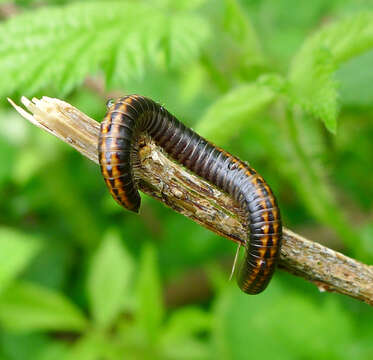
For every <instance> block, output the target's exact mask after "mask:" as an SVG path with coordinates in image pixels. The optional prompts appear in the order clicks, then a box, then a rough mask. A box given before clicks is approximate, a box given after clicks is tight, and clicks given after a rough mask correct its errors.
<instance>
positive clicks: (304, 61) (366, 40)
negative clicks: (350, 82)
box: [289, 12, 373, 132]
mask: <svg viewBox="0 0 373 360" xmlns="http://www.w3.org/2000/svg"><path fill="white" fill-rule="evenodd" d="M372 47H373V13H372V12H364V13H360V14H357V15H354V16H351V17H349V18H347V19H344V20H341V21H339V22H337V23H335V24H332V25H330V26H327V27H325V28H324V29H322V30H320V31H319V32H317V33H316V34H314V35H313V36H311V37H310V38H309V39H308V40H307V41H306V42H305V43H304V44H303V46H302V47H301V49H300V51H299V52H298V53H297V54H296V56H295V57H294V60H293V63H292V66H291V69H290V74H289V79H290V84H291V86H290V96H291V98H292V100H293V101H294V102H295V103H298V104H300V105H301V106H302V107H303V108H304V109H305V110H306V111H308V112H309V113H311V114H312V115H314V116H315V117H318V118H320V119H321V120H322V121H323V122H324V123H325V126H326V127H327V128H328V130H330V131H331V132H335V131H336V119H337V113H338V106H337V83H336V81H335V80H334V72H335V70H336V69H337V68H338V66H339V65H340V64H341V63H343V62H345V61H347V60H349V59H351V58H352V57H354V56H357V55H359V54H361V53H363V52H364V51H367V50H369V49H371V48H372Z"/></svg>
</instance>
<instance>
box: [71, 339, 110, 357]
mask: <svg viewBox="0 0 373 360" xmlns="http://www.w3.org/2000/svg"><path fill="white" fill-rule="evenodd" d="M107 347H108V342H107V340H106V339H105V338H104V336H103V335H102V334H99V333H88V334H86V335H85V336H84V337H82V338H80V339H79V340H78V341H77V342H76V343H75V344H74V346H73V347H71V348H70V350H69V352H68V354H67V356H66V357H65V360H99V359H105V360H111V359H112V358H111V357H107V356H106V355H107V354H106V348H107Z"/></svg>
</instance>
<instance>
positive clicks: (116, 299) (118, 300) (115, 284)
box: [87, 231, 133, 327]
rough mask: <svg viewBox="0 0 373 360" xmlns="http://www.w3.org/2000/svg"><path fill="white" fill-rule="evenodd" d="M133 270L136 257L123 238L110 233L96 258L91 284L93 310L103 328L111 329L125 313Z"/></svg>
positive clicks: (95, 317)
mask: <svg viewBox="0 0 373 360" xmlns="http://www.w3.org/2000/svg"><path fill="white" fill-rule="evenodd" d="M132 271H133V262H132V258H131V256H130V255H129V254H128V253H127V251H126V250H125V249H124V247H123V246H122V244H121V241H120V237H119V235H118V234H117V233H116V232H114V231H111V232H109V233H108V234H107V235H106V236H105V238H104V240H103V242H102V244H101V245H100V247H99V248H98V249H97V251H96V253H95V255H94V256H93V259H92V263H91V267H90V271H89V275H88V281H87V287H88V294H89V300H90V305H91V311H92V314H93V317H94V319H95V321H96V323H97V324H98V325H99V326H103V327H107V326H110V325H111V324H112V323H113V321H114V320H115V318H116V317H117V316H118V315H119V313H120V312H121V311H122V310H123V303H124V298H125V296H126V290H127V288H128V285H129V281H130V279H131V275H132Z"/></svg>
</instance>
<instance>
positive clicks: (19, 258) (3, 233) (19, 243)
mask: <svg viewBox="0 0 373 360" xmlns="http://www.w3.org/2000/svg"><path fill="white" fill-rule="evenodd" d="M40 248H41V244H40V242H38V241H37V239H36V238H35V237H33V236H31V235H27V234H24V233H22V232H20V231H17V230H13V229H10V228H5V227H1V228H0V293H1V291H3V289H4V288H6V287H7V286H8V285H9V283H10V282H11V281H12V280H13V279H14V278H15V277H16V276H17V275H18V274H19V273H20V272H21V271H22V270H23V269H24V268H25V267H26V266H27V265H28V264H29V262H30V261H31V260H32V258H33V257H34V256H35V255H36V254H37V253H38V252H39V250H40Z"/></svg>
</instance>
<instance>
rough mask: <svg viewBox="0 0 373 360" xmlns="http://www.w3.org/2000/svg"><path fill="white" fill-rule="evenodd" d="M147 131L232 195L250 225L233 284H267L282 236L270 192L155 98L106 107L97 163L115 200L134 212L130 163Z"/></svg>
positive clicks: (252, 290) (247, 288)
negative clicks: (142, 136) (141, 137)
mask: <svg viewBox="0 0 373 360" xmlns="http://www.w3.org/2000/svg"><path fill="white" fill-rule="evenodd" d="M143 132H146V133H147V134H148V135H149V136H150V137H151V138H152V139H154V141H155V142H156V144H157V145H159V146H160V147H162V148H163V149H164V150H165V151H166V153H167V154H168V155H169V156H170V157H171V158H173V159H174V160H176V161H177V162H178V163H180V164H182V165H183V166H185V167H186V168H187V169H189V170H191V171H192V172H193V173H195V174H197V175H198V176H200V177H202V178H203V179H205V180H207V181H209V182H210V183H212V184H214V185H215V186H217V187H218V188H220V189H221V190H223V191H225V192H226V193H228V194H229V195H231V196H232V197H233V198H234V200H235V201H236V202H237V203H238V204H239V205H240V207H241V209H242V214H243V217H244V220H245V221H246V223H247V227H248V239H247V241H246V243H245V256H244V260H243V261H242V263H241V265H240V268H239V271H238V276H237V282H238V285H239V287H240V288H241V289H242V290H243V291H244V292H246V293H248V294H258V293H260V292H261V291H263V290H264V289H265V288H266V286H267V285H268V283H269V281H270V279H271V277H272V275H273V272H274V270H275V267H276V263H277V260H278V258H279V252H280V247H281V240H282V224H281V218H280V211H279V208H278V205H277V202H276V199H275V196H274V195H273V193H272V190H271V189H270V187H269V186H268V184H267V183H266V182H265V181H264V179H263V178H262V177H261V176H260V175H259V174H258V173H257V172H256V171H255V170H254V169H253V168H251V167H250V166H249V165H247V164H246V163H244V162H243V161H241V160H239V159H238V158H236V157H234V156H232V155H231V154H229V153H228V152H226V151H224V150H222V149H220V148H218V147H216V146H215V145H213V144H212V143H210V142H208V141H207V140H205V139H204V138H202V137H201V136H199V135H198V134H197V133H195V132H194V131H193V130H191V129H189V128H187V127H186V126H185V125H184V124H183V123H181V122H180V121H179V120H177V119H176V118H175V117H174V116H173V115H171V114H170V113H169V112H168V111H167V110H165V109H164V108H163V107H162V106H160V105H159V104H157V103H156V102H154V101H153V100H151V99H149V98H146V97H143V96H139V95H129V96H126V97H123V98H120V99H119V100H117V101H116V102H114V103H112V104H111V105H109V106H108V112H107V114H106V116H105V119H104V120H103V122H102V123H101V132H100V137H99V146H98V149H99V161H100V166H101V172H102V174H103V176H104V178H105V182H106V184H107V186H108V188H109V190H110V192H111V194H112V196H113V197H114V199H115V200H116V201H117V202H118V203H119V204H120V205H122V206H124V207H125V208H127V209H128V210H131V211H134V212H138V210H139V207H140V201H141V199H140V195H139V193H138V191H137V183H136V179H135V178H134V172H133V167H134V166H135V164H136V163H138V162H139V159H138V150H137V143H138V137H139V134H141V133H143Z"/></svg>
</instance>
